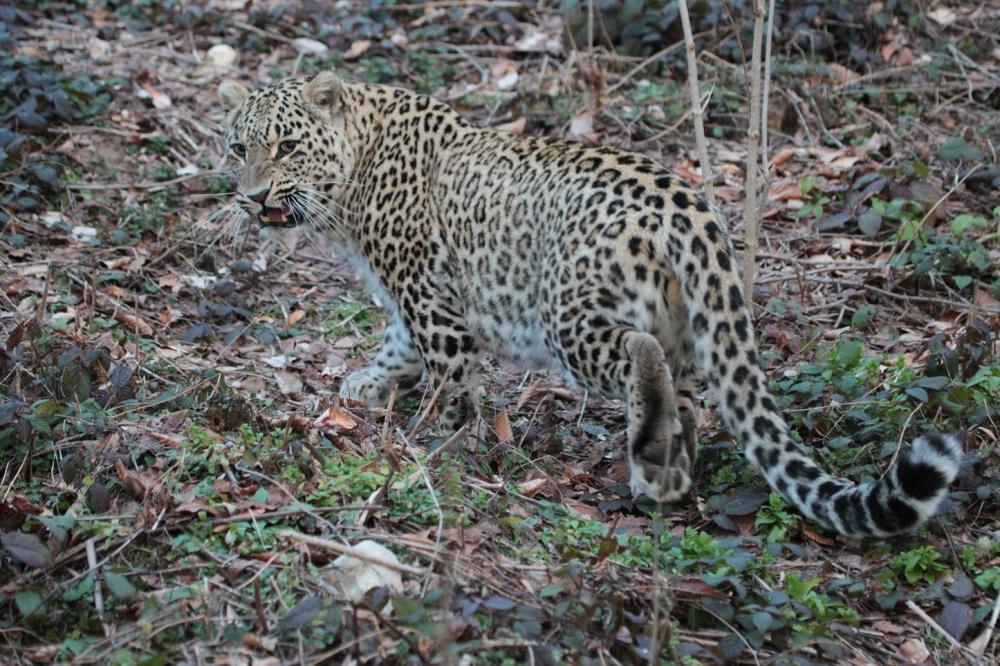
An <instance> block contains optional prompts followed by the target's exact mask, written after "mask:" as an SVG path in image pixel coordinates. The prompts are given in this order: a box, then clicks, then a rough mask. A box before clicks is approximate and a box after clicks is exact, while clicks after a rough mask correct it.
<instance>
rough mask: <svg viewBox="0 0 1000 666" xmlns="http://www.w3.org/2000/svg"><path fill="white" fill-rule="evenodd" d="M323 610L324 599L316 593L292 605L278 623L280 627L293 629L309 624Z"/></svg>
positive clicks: (287, 629) (288, 629)
mask: <svg viewBox="0 0 1000 666" xmlns="http://www.w3.org/2000/svg"><path fill="white" fill-rule="evenodd" d="M321 610H323V600H322V599H321V598H320V597H318V596H316V595H315V594H314V595H312V596H309V597H306V598H305V599H303V600H302V601H300V602H299V603H297V604H295V605H294V606H292V608H291V609H290V610H289V611H288V613H287V614H286V615H285V617H283V618H281V621H280V622H279V623H278V628H279V629H284V630H286V631H291V630H294V629H298V628H299V627H303V626H305V625H307V624H309V623H310V622H311V621H312V619H313V618H314V617H316V615H317V614H318V613H319V612H320V611H321Z"/></svg>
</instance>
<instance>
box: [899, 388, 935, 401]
mask: <svg viewBox="0 0 1000 666" xmlns="http://www.w3.org/2000/svg"><path fill="white" fill-rule="evenodd" d="M905 393H906V395H909V396H912V397H914V398H916V399H917V400H919V401H920V402H927V401H928V400H930V399H931V398H930V396H929V395H927V391H925V390H924V389H922V388H920V387H919V386H911V387H909V388H907V389H906V390H905Z"/></svg>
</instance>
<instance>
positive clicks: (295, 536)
mask: <svg viewBox="0 0 1000 666" xmlns="http://www.w3.org/2000/svg"><path fill="white" fill-rule="evenodd" d="M278 534H279V536H283V537H285V538H288V539H292V540H293V541H298V542H300V543H306V544H309V545H310V546H317V547H319V548H326V549H327V550H332V551H333V552H335V553H340V554H341V555H349V556H351V557H353V558H355V559H357V560H363V561H365V562H370V563H371V564H377V565H378V566H380V567H385V568H386V569H395V570H396V571H401V572H402V573H408V574H413V575H415V576H423V575H425V574H426V573H427V570H426V569H421V568H419V567H411V566H410V565H408V564H402V563H400V562H392V561H390V560H383V559H382V558H381V557H376V556H374V555H368V554H367V553H364V552H362V551H358V550H356V549H354V548H352V547H350V546H345V545H343V544H339V543H337V542H336V541H330V540H329V539H321V538H319V537H314V536H309V535H308V534H301V533H299V532H293V531H292V530H282V531H281V532H279V533H278Z"/></svg>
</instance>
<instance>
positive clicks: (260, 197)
mask: <svg viewBox="0 0 1000 666" xmlns="http://www.w3.org/2000/svg"><path fill="white" fill-rule="evenodd" d="M270 193H271V186H270V185H268V186H267V188H265V189H263V190H261V191H259V192H256V193H254V194H250V193H249V192H247V198H248V199H250V200H251V201H254V202H256V203H259V204H260V205H261V206H263V205H264V202H265V201H267V195H269V194H270Z"/></svg>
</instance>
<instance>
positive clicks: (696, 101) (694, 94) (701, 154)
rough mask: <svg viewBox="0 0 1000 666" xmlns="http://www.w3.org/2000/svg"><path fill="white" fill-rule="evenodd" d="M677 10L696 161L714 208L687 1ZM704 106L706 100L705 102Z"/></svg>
mask: <svg viewBox="0 0 1000 666" xmlns="http://www.w3.org/2000/svg"><path fill="white" fill-rule="evenodd" d="M677 8H678V9H679V10H680V14H681V25H682V26H683V27H684V47H685V48H684V50H685V52H686V53H687V64H688V88H689V89H690V93H691V117H692V118H693V119H694V140H695V144H696V145H697V147H698V161H699V162H701V174H702V176H701V182H702V187H703V188H704V190H705V198H706V199H707V200H708V205H709V206H712V207H713V208H714V207H715V186H714V185H713V184H712V165H711V163H710V162H709V160H708V146H707V145H706V144H705V121H704V118H703V111H702V105H701V87H700V86H699V85H698V54H697V52H695V48H694V37H693V36H692V34H691V18H690V17H689V16H688V8H687V0H680V2H678V3H677ZM705 103H706V105H707V103H708V100H706V101H705Z"/></svg>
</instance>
